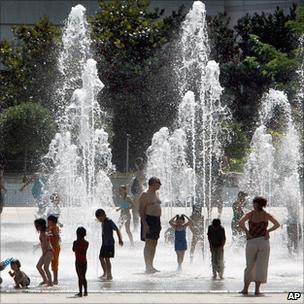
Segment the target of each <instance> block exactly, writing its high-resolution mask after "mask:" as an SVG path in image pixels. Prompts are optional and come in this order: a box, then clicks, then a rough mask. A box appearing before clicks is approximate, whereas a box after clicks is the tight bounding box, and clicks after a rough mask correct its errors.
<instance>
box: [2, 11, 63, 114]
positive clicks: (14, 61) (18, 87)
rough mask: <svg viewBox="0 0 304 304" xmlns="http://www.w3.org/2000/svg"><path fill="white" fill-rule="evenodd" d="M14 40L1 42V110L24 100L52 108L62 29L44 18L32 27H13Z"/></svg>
mask: <svg viewBox="0 0 304 304" xmlns="http://www.w3.org/2000/svg"><path fill="white" fill-rule="evenodd" d="M13 31H14V35H15V41H12V42H9V41H7V40H4V41H2V42H1V44H0V62H1V64H2V65H3V69H2V71H1V73H0V91H1V92H2V94H1V96H0V111H1V109H4V108H7V107H9V106H14V105H17V104H19V103H21V102H23V101H24V100H29V101H32V102H37V103H39V104H41V105H43V106H45V107H47V108H48V109H50V110H51V111H53V104H52V102H51V99H52V92H53V85H54V80H55V78H56V75H57V65H56V63H57V50H58V48H57V43H58V38H59V37H60V29H59V28H58V27H57V26H54V25H53V24H51V23H50V21H49V19H48V18H47V17H43V18H41V19H40V20H39V22H38V23H37V24H35V25H33V26H25V25H22V26H18V27H15V28H14V30H13Z"/></svg>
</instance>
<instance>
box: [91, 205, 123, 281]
mask: <svg viewBox="0 0 304 304" xmlns="http://www.w3.org/2000/svg"><path fill="white" fill-rule="evenodd" d="M95 216H96V218H97V220H98V221H99V222H101V223H102V245H101V248H100V253H99V259H100V263H101V267H102V270H103V275H102V277H101V279H102V280H106V281H111V280H112V279H113V277H112V271H111V268H112V266H111V262H110V258H114V244H115V241H114V237H113V230H115V231H116V233H117V237H118V241H119V245H120V246H122V245H123V241H122V238H121V234H120V231H119V229H118V228H117V226H116V225H115V224H114V222H113V221H112V220H110V219H109V218H107V216H106V213H105V211H104V210H103V209H97V210H96V212H95Z"/></svg>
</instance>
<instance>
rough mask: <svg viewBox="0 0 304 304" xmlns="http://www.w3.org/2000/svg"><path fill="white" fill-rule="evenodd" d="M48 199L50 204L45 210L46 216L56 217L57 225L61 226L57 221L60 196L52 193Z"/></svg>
mask: <svg viewBox="0 0 304 304" xmlns="http://www.w3.org/2000/svg"><path fill="white" fill-rule="evenodd" d="M50 200H51V205H50V207H49V209H48V211H47V216H49V215H54V216H56V217H57V222H58V226H59V227H63V225H62V224H61V223H60V222H59V217H60V213H61V212H60V206H59V203H60V196H59V195H58V193H56V192H55V193H53V194H52V195H51V196H50Z"/></svg>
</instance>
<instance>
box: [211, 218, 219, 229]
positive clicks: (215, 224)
mask: <svg viewBox="0 0 304 304" xmlns="http://www.w3.org/2000/svg"><path fill="white" fill-rule="evenodd" d="M212 226H213V227H220V226H221V220H220V219H218V218H216V219H213V220H212Z"/></svg>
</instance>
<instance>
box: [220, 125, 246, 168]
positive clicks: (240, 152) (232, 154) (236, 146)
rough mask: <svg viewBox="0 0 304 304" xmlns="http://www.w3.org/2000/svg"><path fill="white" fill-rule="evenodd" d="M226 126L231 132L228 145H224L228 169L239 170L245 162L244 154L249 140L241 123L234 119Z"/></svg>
mask: <svg viewBox="0 0 304 304" xmlns="http://www.w3.org/2000/svg"><path fill="white" fill-rule="evenodd" d="M227 128H228V129H229V131H230V134H231V141H230V143H229V145H228V146H226V147H225V151H226V152H225V155H226V156H227V158H228V160H229V170H230V171H234V172H236V171H237V172H240V171H242V168H243V165H244V163H245V156H246V154H247V152H248V147H249V144H250V140H249V138H248V134H247V133H246V131H245V128H244V126H243V125H242V124H241V123H238V122H236V121H234V122H231V123H229V125H228V126H227Z"/></svg>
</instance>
